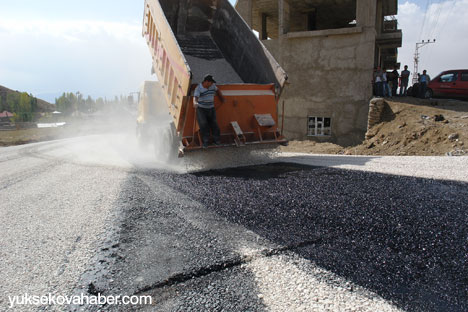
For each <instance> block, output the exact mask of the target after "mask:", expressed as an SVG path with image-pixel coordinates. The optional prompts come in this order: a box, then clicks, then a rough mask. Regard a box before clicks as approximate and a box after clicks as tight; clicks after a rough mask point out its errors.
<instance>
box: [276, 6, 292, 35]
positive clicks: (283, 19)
mask: <svg viewBox="0 0 468 312" xmlns="http://www.w3.org/2000/svg"><path fill="white" fill-rule="evenodd" d="M288 32H289V3H288V2H287V1H286V0H278V37H279V38H281V36H283V35H284V34H287V33H288Z"/></svg>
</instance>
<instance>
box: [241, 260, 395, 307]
mask: <svg viewBox="0 0 468 312" xmlns="http://www.w3.org/2000/svg"><path fill="white" fill-rule="evenodd" d="M243 267H244V268H246V269H248V270H250V271H251V272H252V273H253V274H254V278H255V283H256V285H257V287H258V293H257V296H258V297H259V298H261V299H262V300H263V303H264V304H265V306H266V307H267V310H268V311H369V312H372V311H381V312H385V311H402V310H400V309H398V308H397V307H396V306H394V305H392V304H391V303H390V302H388V301H386V300H385V299H383V298H381V297H380V296H378V295H377V294H375V293H373V292H371V291H369V290H367V289H365V288H363V287H360V286H357V285H355V284H353V283H351V282H349V281H347V280H346V279H344V278H342V277H340V276H337V275H336V274H333V273H332V272H329V271H327V270H324V269H322V268H320V267H318V266H317V265H315V264H314V263H311V262H310V261H308V260H305V259H303V258H302V257H299V256H298V255H296V254H293V253H289V254H285V255H277V256H272V257H262V258H258V259H256V260H255V261H252V262H249V263H247V264H246V265H244V266H243Z"/></svg>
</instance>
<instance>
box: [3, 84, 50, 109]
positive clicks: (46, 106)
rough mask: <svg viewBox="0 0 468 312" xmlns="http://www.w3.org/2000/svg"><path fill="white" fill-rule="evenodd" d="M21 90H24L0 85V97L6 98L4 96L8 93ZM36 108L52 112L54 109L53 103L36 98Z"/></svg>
mask: <svg viewBox="0 0 468 312" xmlns="http://www.w3.org/2000/svg"><path fill="white" fill-rule="evenodd" d="M21 92H24V91H18V90H16V91H15V90H11V89H8V88H6V87H4V86H0V97H1V98H2V100H6V97H7V95H8V94H9V93H21ZM33 96H34V95H33ZM37 110H38V111H39V112H52V111H54V110H55V105H54V104H51V103H49V102H47V101H44V100H41V99H39V98H37Z"/></svg>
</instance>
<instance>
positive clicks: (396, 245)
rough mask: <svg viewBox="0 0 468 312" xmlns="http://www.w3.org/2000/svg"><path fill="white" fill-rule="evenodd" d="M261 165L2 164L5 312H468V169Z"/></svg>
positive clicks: (80, 149)
mask: <svg viewBox="0 0 468 312" xmlns="http://www.w3.org/2000/svg"><path fill="white" fill-rule="evenodd" d="M226 153H227V154H226V156H229V157H226V159H229V161H228V162H226V166H235V164H236V159H235V157H232V154H233V153H235V150H230V151H226ZM198 157H200V156H198ZM214 157H217V158H218V157H222V154H220V153H219V151H213V152H212V151H209V152H208V154H207V155H206V159H211V158H214ZM241 158H242V160H243V162H242V163H243V164H245V163H248V161H247V160H248V157H247V155H243V156H242V157H241ZM252 162H261V163H262V164H259V165H258V164H257V165H255V166H243V167H236V168H228V169H212V170H208V171H202V172H191V173H187V172H185V173H184V172H183V171H184V170H185V169H186V167H183V168H179V170H177V171H176V172H172V171H168V170H167V166H162V167H161V166H159V165H158V164H157V163H155V162H152V161H151V158H150V157H147V156H145V155H144V154H142V153H137V154H135V149H134V146H133V145H132V144H131V143H129V142H128V141H126V140H123V139H122V138H120V137H112V136H107V137H104V136H92V137H86V138H76V139H68V140H61V141H52V142H45V143H38V144H30V145H25V146H21V147H11V148H1V149H0V176H1V179H0V181H1V182H0V192H1V193H0V194H1V198H2V201H0V216H1V220H2V227H1V228H0V267H1V268H2V270H0V279H1V280H2V283H0V295H1V297H0V310H5V309H7V308H8V305H9V298H8V296H14V295H21V294H24V293H29V294H37V295H44V294H48V293H53V294H56V295H72V294H74V295H78V294H87V295H97V294H102V295H151V296H152V298H153V304H152V305H141V306H131V307H130V306H123V305H118V306H115V305H105V306H79V305H74V306H65V307H64V306H57V305H56V306H30V305H29V306H27V305H20V306H15V307H14V308H13V309H10V310H11V311H38V310H39V311H42V310H56V311H63V310H81V311H130V310H131V311H133V310H142V311H465V310H466V307H467V306H468V273H467V271H466V268H467V265H468V263H467V262H468V258H467V256H466V255H467V254H468V212H467V208H468V204H467V203H466V198H468V184H467V182H468V171H467V170H468V169H467V168H468V157H401V158H396V157H353V156H351V157H345V156H327V155H304V154H278V155H274V156H272V155H269V156H268V157H265V158H263V159H260V158H258V157H257V156H255V157H253V158H252ZM264 162H271V163H270V164H264ZM212 167H215V168H219V162H218V163H217V164H216V166H210V165H209V164H207V166H206V168H212Z"/></svg>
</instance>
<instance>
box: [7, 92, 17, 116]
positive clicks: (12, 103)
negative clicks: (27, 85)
mask: <svg viewBox="0 0 468 312" xmlns="http://www.w3.org/2000/svg"><path fill="white" fill-rule="evenodd" d="M6 107H7V110H8V111H10V112H12V113H15V112H18V111H19V94H18V93H16V92H13V93H8V95H7V101H6Z"/></svg>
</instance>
